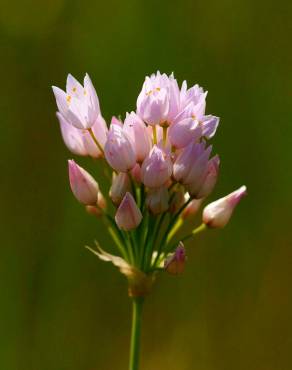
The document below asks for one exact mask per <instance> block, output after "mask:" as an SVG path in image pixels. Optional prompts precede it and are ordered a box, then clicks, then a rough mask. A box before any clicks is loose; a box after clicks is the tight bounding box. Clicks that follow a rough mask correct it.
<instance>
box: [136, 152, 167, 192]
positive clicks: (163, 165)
mask: <svg viewBox="0 0 292 370" xmlns="http://www.w3.org/2000/svg"><path fill="white" fill-rule="evenodd" d="M171 173H172V163H171V159H170V156H169V154H167V153H165V152H164V151H163V150H162V149H161V148H159V147H158V146H157V145H154V146H153V148H152V150H151V152H150V153H149V155H148V157H147V158H146V159H145V160H144V162H143V164H142V167H141V175H142V182H143V183H144V185H145V186H148V187H149V188H159V187H160V186H162V185H163V184H164V183H165V182H166V181H167V180H168V179H169V178H170V176H171Z"/></svg>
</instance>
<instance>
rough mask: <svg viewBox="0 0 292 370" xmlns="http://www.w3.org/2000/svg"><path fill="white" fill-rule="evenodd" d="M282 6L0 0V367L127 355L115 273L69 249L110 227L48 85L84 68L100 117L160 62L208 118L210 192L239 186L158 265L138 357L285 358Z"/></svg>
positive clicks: (102, 365)
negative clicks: (231, 210) (183, 250)
mask: <svg viewBox="0 0 292 370" xmlns="http://www.w3.org/2000/svg"><path fill="white" fill-rule="evenodd" d="M291 17H292V2H291V1H289V0H279V1H277V2H274V1H271V0H268V1H263V0H260V1H255V0H238V1H232V0H222V1H215V0H205V1H190V0H183V1H164V0H161V1H159V2H157V1H147V2H142V1H134V0H132V1H124V2H122V1H121V2H118V1H113V0H108V1H105V2H101V1H75V0H72V1H65V0H50V1H49V0H47V1H37V0H25V1H15V0H1V1H0V45H1V59H0V65H1V83H2V88H1V99H0V108H1V121H2V123H1V128H2V132H1V135H0V144H1V146H0V147H1V150H2V151H3V153H2V155H1V158H2V160H1V173H2V175H1V180H0V184H1V192H0V193H1V220H0V221H1V223H0V224H1V239H2V242H1V258H0V292H1V294H0V328H1V331H0V333H1V334H0V369H1V370H2V369H3V370H40V369H41V370H97V369H98V370H108V369H115V370H122V369H126V368H127V361H128V342H129V329H130V303H129V300H128V298H127V295H126V281H125V280H124V278H123V277H122V276H121V275H120V274H119V273H118V272H117V271H116V270H115V269H114V268H113V267H112V266H110V265H109V264H105V263H102V262H100V261H99V260H97V259H96V258H95V257H94V256H93V255H91V254H90V253H89V252H88V251H86V250H85V249H84V248H83V245H84V244H86V243H87V244H91V245H92V244H93V240H94V239H95V238H97V239H98V240H100V241H101V243H102V244H103V245H104V246H107V245H108V239H107V237H106V236H104V229H103V227H102V225H101V223H99V222H98V221H97V220H95V219H94V218H93V217H90V216H88V215H86V214H85V212H84V210H83V208H82V207H81V206H80V205H79V204H78V203H77V202H76V201H75V199H74V198H73V196H72V194H71V192H70V190H69V187H68V179H67V162H66V161H67V159H68V158H70V157H72V154H70V153H69V152H68V151H67V149H66V148H65V146H64V145H63V142H62V139H61V136H60V132H59V126H58V122H57V120H56V117H55V111H56V106H55V101H54V98H53V94H52V92H51V85H53V84H54V85H57V86H60V87H64V86H65V79H66V75H67V73H68V72H70V73H72V74H73V75H74V76H76V77H77V78H78V79H81V78H83V75H84V74H85V72H88V73H89V74H90V76H91V78H92V80H93V82H94V84H95V86H96V89H97V92H98V95H99V97H100V101H101V107H102V112H103V115H104V116H105V118H106V119H107V121H109V119H110V117H111V115H113V114H124V112H126V111H130V110H132V109H134V108H135V102H136V97H137V94H138V92H139V90H140V87H141V85H142V82H143V79H144V76H145V75H146V74H149V73H152V72H155V71H157V70H158V69H159V70H160V71H163V72H167V73H170V72H172V71H174V72H175V75H176V77H177V78H178V80H179V81H180V83H181V82H182V80H183V79H186V80H187V81H188V82H189V84H194V83H196V82H197V83H199V84H200V85H202V86H203V87H204V88H205V89H207V90H208V91H209V95H208V104H207V110H208V112H209V113H214V114H216V115H219V116H220V117H221V125H220V128H219V130H218V132H217V135H216V137H215V138H214V140H213V144H214V147H215V151H217V152H218V153H220V155H221V158H222V168H221V175H220V180H219V183H218V186H217V188H216V191H215V193H214V195H213V196H212V199H216V197H218V196H222V195H225V194H227V193H228V192H230V191H232V190H234V189H235V188H237V187H239V186H240V185H241V184H246V185H247V186H248V189H249V196H248V197H247V198H246V199H245V200H244V201H243V202H242V204H241V205H240V207H239V209H238V210H237V211H236V213H235V217H234V218H233V219H232V222H231V223H230V224H229V225H228V227H227V228H226V229H224V230H222V231H213V232H209V233H208V234H206V235H204V236H203V235H202V236H198V237H197V239H196V240H194V241H193V242H191V243H190V244H189V245H188V246H189V249H188V256H189V258H188V266H187V270H186V273H185V274H184V275H183V276H182V277H180V278H173V277H170V276H166V275H161V276H160V278H159V280H158V283H157V284H156V286H155V288H154V291H153V294H152V295H151V296H150V297H149V298H148V300H147V303H146V306H145V315H144V319H145V321H144V330H143V345H142V351H143V352H142V367H141V369H142V370H149V369H158V370H164V369H167V370H178V369H179V370H194V369H195V370H196V369H197V370H234V369H236V370H246V369H249V370H289V369H291V368H292V352H291V347H292V334H291V333H292V291H291V283H292V276H291V267H292V248H291V247H292V242H291V240H292V227H291V206H292V202H291V184H292V182H291V179H292V170H291V164H292V161H291V147H292V140H291V135H292V124H291V118H292V103H291V102H292V90H291V86H292V74H291V71H292V70H291V66H292V50H291V36H292V22H291ZM79 163H81V164H83V165H85V166H86V168H89V169H90V170H91V171H95V170H94V169H95V168H96V163H94V162H93V161H91V160H90V159H88V160H85V161H84V160H81V159H80V160H79ZM194 222H199V220H197V221H194Z"/></svg>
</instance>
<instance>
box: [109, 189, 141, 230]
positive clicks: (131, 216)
mask: <svg viewBox="0 0 292 370" xmlns="http://www.w3.org/2000/svg"><path fill="white" fill-rule="evenodd" d="M115 220H116V223H117V225H118V227H119V228H120V229H122V230H126V231H128V230H132V229H135V228H136V227H137V226H139V224H140V222H141V221H142V214H141V211H140V209H139V208H138V207H137V204H136V202H135V199H134V198H133V196H132V194H130V193H126V195H125V196H124V198H123V200H122V202H121V204H120V206H119V208H118V210H117V212H116V215H115Z"/></svg>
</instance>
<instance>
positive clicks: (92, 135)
mask: <svg viewBox="0 0 292 370" xmlns="http://www.w3.org/2000/svg"><path fill="white" fill-rule="evenodd" d="M88 132H89V134H90V136H91V138H92V140H93V141H94V143H95V145H96V146H97V147H98V149H99V150H100V151H101V153H102V154H103V149H102V146H101V145H100V144H99V142H98V140H97V138H96V137H95V135H94V133H93V131H92V128H89V129H88Z"/></svg>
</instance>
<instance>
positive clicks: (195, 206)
mask: <svg viewBox="0 0 292 370" xmlns="http://www.w3.org/2000/svg"><path fill="white" fill-rule="evenodd" d="M202 202H203V199H193V200H192V201H191V202H190V203H189V204H188V205H187V206H186V208H185V209H184V210H183V212H182V215H181V217H182V218H183V219H184V220H185V219H186V218H188V217H191V216H194V215H195V214H196V213H197V212H198V210H199V209H200V207H201V204H202Z"/></svg>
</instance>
